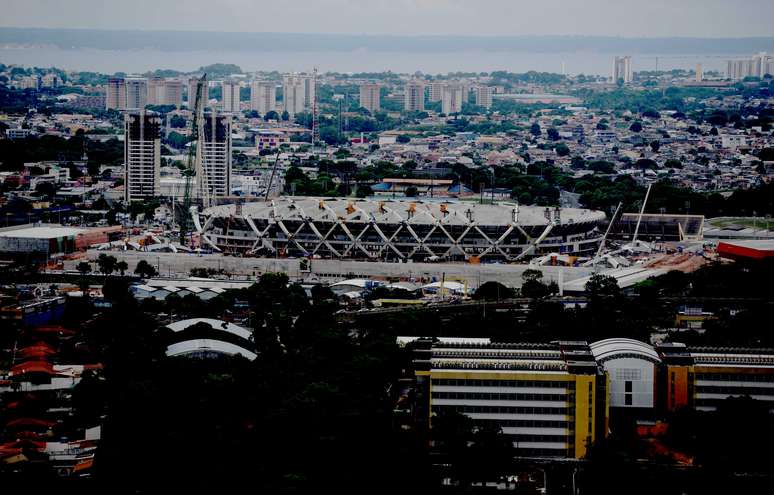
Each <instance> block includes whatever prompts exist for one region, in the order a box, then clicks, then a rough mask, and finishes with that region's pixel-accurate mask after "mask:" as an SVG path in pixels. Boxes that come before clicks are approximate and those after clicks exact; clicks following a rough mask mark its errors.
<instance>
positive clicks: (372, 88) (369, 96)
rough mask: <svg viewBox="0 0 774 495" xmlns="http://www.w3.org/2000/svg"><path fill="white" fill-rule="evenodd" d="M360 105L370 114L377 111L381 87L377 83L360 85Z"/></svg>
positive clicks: (379, 104) (380, 106)
mask: <svg viewBox="0 0 774 495" xmlns="http://www.w3.org/2000/svg"><path fill="white" fill-rule="evenodd" d="M360 106H361V107H362V108H365V109H366V110H368V111H369V112H371V114H373V113H374V112H378V111H379V110H380V109H381V108H382V105H381V87H380V86H379V85H378V84H371V83H368V84H361V85H360Z"/></svg>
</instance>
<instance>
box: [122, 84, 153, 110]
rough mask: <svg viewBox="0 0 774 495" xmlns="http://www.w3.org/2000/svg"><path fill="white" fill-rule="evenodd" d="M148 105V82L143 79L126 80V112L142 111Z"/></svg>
mask: <svg viewBox="0 0 774 495" xmlns="http://www.w3.org/2000/svg"><path fill="white" fill-rule="evenodd" d="M147 104H148V80H147V79H145V78H144V77H133V78H129V79H126V108H127V110H142V109H143V108H145V105H147Z"/></svg>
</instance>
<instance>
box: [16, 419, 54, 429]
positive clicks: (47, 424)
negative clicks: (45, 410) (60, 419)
mask: <svg viewBox="0 0 774 495" xmlns="http://www.w3.org/2000/svg"><path fill="white" fill-rule="evenodd" d="M55 424H56V421H47V420H45V419H37V418H18V419H12V420H11V421H9V422H7V423H6V424H5V426H6V427H8V428H16V427H25V426H35V427H44V428H51V427H52V426H54V425H55Z"/></svg>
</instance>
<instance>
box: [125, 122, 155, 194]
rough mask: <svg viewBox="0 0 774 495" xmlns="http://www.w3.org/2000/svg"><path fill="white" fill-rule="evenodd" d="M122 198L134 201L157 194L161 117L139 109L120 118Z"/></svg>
mask: <svg viewBox="0 0 774 495" xmlns="http://www.w3.org/2000/svg"><path fill="white" fill-rule="evenodd" d="M124 163H125V166H126V169H125V180H124V199H125V200H126V201H136V200H144V199H148V198H152V197H154V196H158V194H159V174H160V170H161V118H160V117H159V116H158V114H156V113H155V112H150V111H145V110H140V111H134V112H129V113H127V114H126V115H125V117H124Z"/></svg>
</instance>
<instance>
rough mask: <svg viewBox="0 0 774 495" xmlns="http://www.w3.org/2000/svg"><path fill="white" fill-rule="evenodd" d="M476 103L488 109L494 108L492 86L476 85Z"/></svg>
mask: <svg viewBox="0 0 774 495" xmlns="http://www.w3.org/2000/svg"><path fill="white" fill-rule="evenodd" d="M474 91H475V96H476V105H478V106H479V107H484V108H486V109H489V108H492V88H491V87H489V86H476V88H475V90H474Z"/></svg>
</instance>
